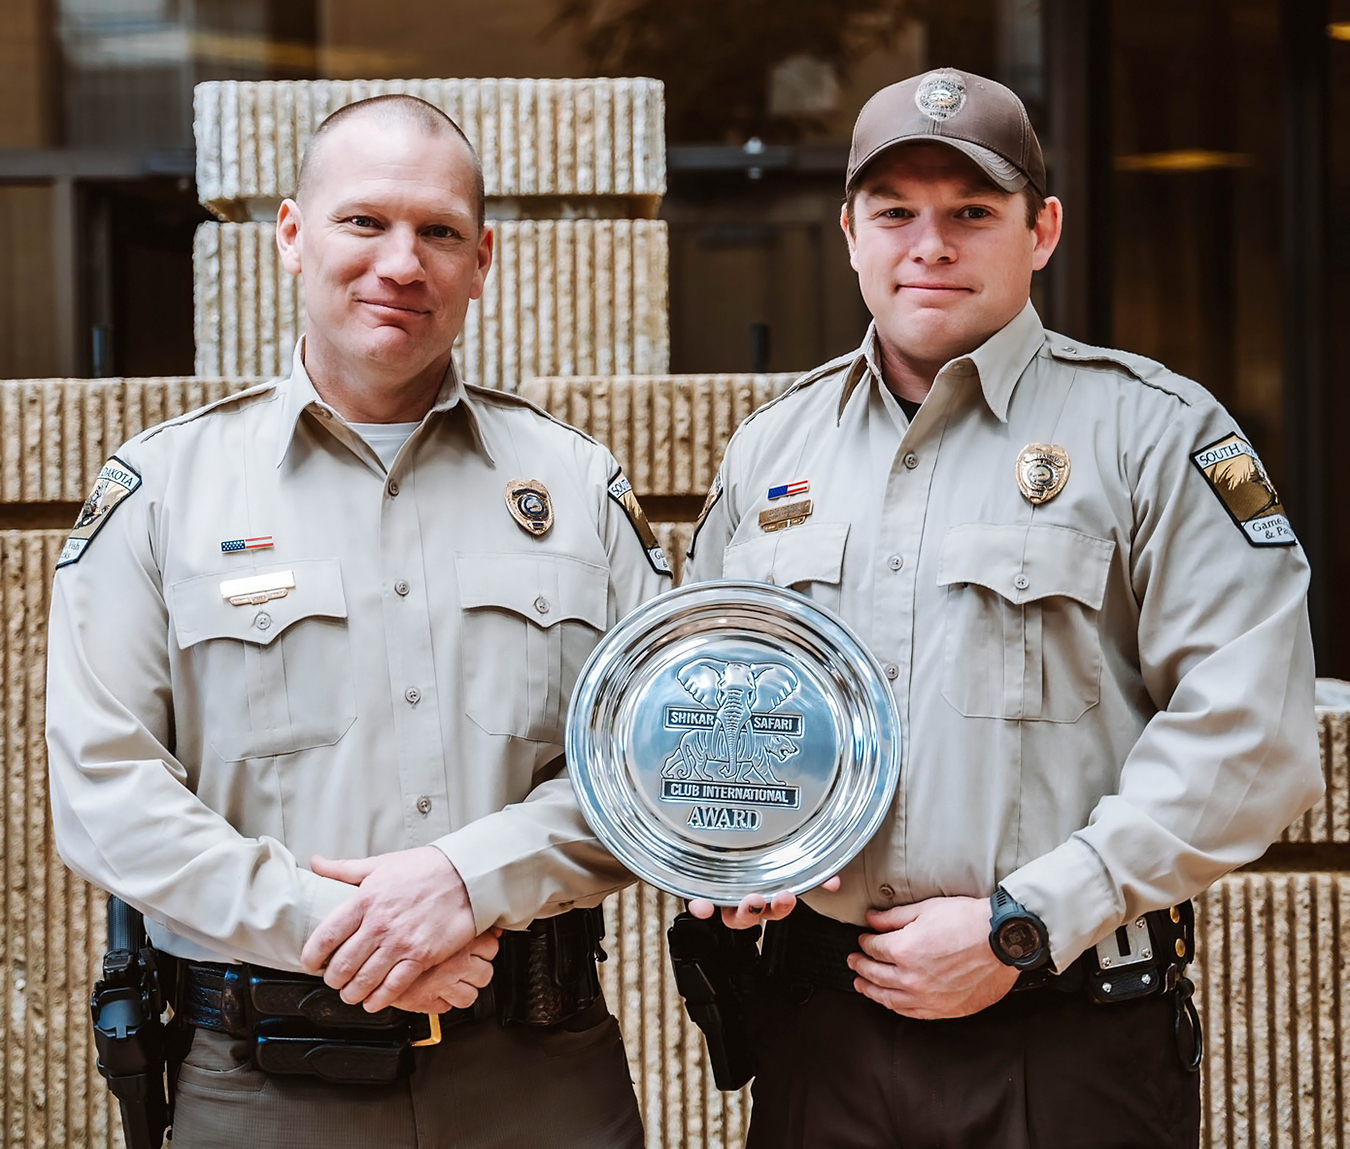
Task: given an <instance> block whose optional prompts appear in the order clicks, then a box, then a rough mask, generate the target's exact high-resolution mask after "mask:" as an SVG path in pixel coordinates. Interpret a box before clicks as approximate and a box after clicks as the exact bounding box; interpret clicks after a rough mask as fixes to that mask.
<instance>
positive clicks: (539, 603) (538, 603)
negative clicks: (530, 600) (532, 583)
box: [534, 594, 548, 614]
mask: <svg viewBox="0 0 1350 1149" xmlns="http://www.w3.org/2000/svg"><path fill="white" fill-rule="evenodd" d="M534 609H535V610H537V611H538V612H539V613H540V614H548V599H546V598H545V597H544V596H543V595H542V594H541V595H540V596H539V597H538V598H537V599H535V600H534Z"/></svg>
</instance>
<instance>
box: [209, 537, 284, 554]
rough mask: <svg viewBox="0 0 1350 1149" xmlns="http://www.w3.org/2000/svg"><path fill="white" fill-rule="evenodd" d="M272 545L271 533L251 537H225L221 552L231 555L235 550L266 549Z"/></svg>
mask: <svg viewBox="0 0 1350 1149" xmlns="http://www.w3.org/2000/svg"><path fill="white" fill-rule="evenodd" d="M271 545H272V536H271V535H256V536H255V537H253V538H251V539H225V540H224V541H223V542H222V543H221V544H220V552H221V554H226V555H229V554H233V553H234V552H235V551H265V550H267V548H268V547H270V546H271Z"/></svg>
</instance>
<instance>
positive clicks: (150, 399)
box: [0, 376, 255, 504]
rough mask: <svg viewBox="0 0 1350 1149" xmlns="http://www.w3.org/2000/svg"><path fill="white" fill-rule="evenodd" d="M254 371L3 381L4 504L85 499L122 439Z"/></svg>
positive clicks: (0, 482) (245, 382) (0, 490)
mask: <svg viewBox="0 0 1350 1149" xmlns="http://www.w3.org/2000/svg"><path fill="white" fill-rule="evenodd" d="M253 382H255V380H252V379H206V378H200V377H195V376H194V377H188V378H183V377H177V378H162V379H9V380H3V381H0V426H3V427H4V434H3V435H0V504H3V503H62V502H67V503H68V502H82V501H83V500H84V498H85V496H86V495H88V494H89V491H90V488H91V487H92V486H93V484H94V479H95V477H96V476H97V475H98V470H99V468H100V467H101V466H103V464H104V462H106V461H107V458H108V456H109V455H111V454H112V453H113V452H114V451H115V450H117V448H118V446H120V445H121V444H122V443H124V442H125V441H126V440H127V439H129V438H131V436H132V435H135V434H136V433H138V432H139V431H143V430H144V429H145V428H146V427H153V426H154V425H155V424H156V423H162V422H163V421H164V420H165V419H172V418H174V417H175V416H177V415H181V414H183V413H184V412H186V411H191V410H193V409H194V408H197V407H200V406H202V405H203V404H205V403H210V402H212V401H214V400H216V399H219V398H221V397H222V396H224V395H228V394H230V392H232V391H241V390H243V389H244V388H245V387H247V386H249V385H250V384H252V383H253Z"/></svg>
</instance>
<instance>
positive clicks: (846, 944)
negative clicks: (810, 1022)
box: [761, 902, 1193, 1002]
mask: <svg viewBox="0 0 1350 1149" xmlns="http://www.w3.org/2000/svg"><path fill="white" fill-rule="evenodd" d="M1187 910H1189V907H1187ZM1145 916H1146V917H1148V918H1150V919H1153V918H1154V916H1155V915H1153V914H1148V915H1145ZM1157 917H1158V922H1159V924H1156V925H1155V933H1157V934H1159V935H1160V936H1161V935H1162V934H1163V926H1164V925H1166V923H1167V922H1168V921H1176V920H1178V919H1169V918H1168V917H1167V911H1162V910H1160V911H1157ZM1172 928H1179V927H1172ZM867 932H869V931H868V930H867V927H865V926H859V925H855V924H853V923H852V922H840V921H836V920H835V919H834V918H828V917H825V916H824V915H823V914H818V913H816V911H815V910H813V909H811V907H810V906H808V905H806V903H804V902H798V903H797V907H796V909H794V910H793V911H792V913H790V914H789V915H788V916H787V917H786V918H783V919H782V920H780V921H776V922H769V923H768V924H767V925H766V926H765V927H764V945H763V948H762V951H761V952H762V955H763V960H762V965H761V970H762V971H763V973H764V974H765V976H766V979H767V980H768V981H769V982H770V984H772V985H774V986H776V987H777V988H778V989H779V990H780V991H781V992H783V993H785V994H786V995H787V996H788V997H789V998H795V999H797V1000H805V998H806V997H809V996H810V992H811V989H812V988H814V987H816V986H820V987H822V988H825V989H833V990H838V991H840V992H843V993H853V992H854V989H853V980H854V978H855V977H856V976H857V975H856V974H855V973H854V972H853V970H851V969H850V968H849V965H848V958H849V955H850V954H855V953H859V952H861V950H860V947H859V945H858V935H859V934H863V933H867ZM1178 936H1180V935H1178ZM1190 952H1193V951H1188V952H1185V953H1184V954H1183V953H1182V950H1181V949H1178V950H1177V956H1178V957H1179V958H1181V959H1182V960H1181V961H1180V962H1177V961H1176V960H1175V959H1173V960H1172V961H1171V963H1170V964H1171V965H1173V966H1175V968H1176V971H1177V972H1178V973H1179V971H1180V968H1181V966H1183V965H1184V964H1185V961H1187V960H1189V958H1190ZM1094 954H1095V951H1094V950H1088V951H1087V952H1086V953H1084V954H1081V955H1079V957H1078V958H1076V959H1075V960H1074V961H1073V962H1071V963H1070V964H1069V966H1068V967H1067V968H1066V969H1064V970H1063V972H1061V973H1055V972H1053V971H1051V970H1049V969H1039V970H1027V971H1025V972H1023V973H1021V974H1019V975H1018V978H1017V981H1016V983H1015V984H1014V985H1013V991H1014V992H1026V991H1031V990H1053V991H1058V992H1060V993H1080V992H1084V991H1085V990H1087V989H1088V988H1089V981H1090V980H1091V975H1092V974H1093V971H1095V970H1096V968H1097V967H1096V962H1095V959H1094ZM1161 964H1162V966H1163V967H1167V966H1168V965H1169V962H1168V961H1167V960H1164V961H1162V963H1161ZM1096 980H1097V981H1101V975H1100V974H1098V975H1097V977H1096ZM1117 980H1118V981H1120V980H1122V979H1121V978H1120V976H1119V975H1117ZM1176 984H1177V981H1176V978H1175V976H1174V977H1172V978H1170V979H1167V978H1165V977H1164V978H1160V980H1159V982H1158V992H1161V991H1162V990H1164V989H1167V990H1170V989H1172V988H1174V987H1175V986H1176ZM1092 996H1093V1000H1095V1001H1101V1002H1105V1001H1106V1000H1107V999H1106V998H1105V997H1104V996H1102V995H1100V994H1093V995H1092ZM1132 996H1142V995H1141V994H1134V995H1132Z"/></svg>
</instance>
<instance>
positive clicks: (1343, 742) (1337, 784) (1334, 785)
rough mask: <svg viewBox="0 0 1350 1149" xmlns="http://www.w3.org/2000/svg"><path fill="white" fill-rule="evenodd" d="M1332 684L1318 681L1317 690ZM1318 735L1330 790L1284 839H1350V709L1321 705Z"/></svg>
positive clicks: (1316, 840) (1306, 840)
mask: <svg viewBox="0 0 1350 1149" xmlns="http://www.w3.org/2000/svg"><path fill="white" fill-rule="evenodd" d="M1331 685H1341V686H1344V685H1345V684H1344V683H1340V684H1332V683H1330V682H1329V681H1328V680H1325V679H1323V680H1320V681H1319V682H1318V690H1319V691H1321V690H1323V689H1324V688H1326V687H1328V686H1331ZM1317 726H1318V736H1319V737H1320V739H1321V743H1322V772H1323V776H1324V777H1325V779H1326V784H1327V792H1326V794H1324V795H1323V796H1322V798H1321V799H1320V800H1319V801H1318V803H1317V805H1316V806H1314V807H1313V808H1312V809H1311V810H1309V811H1308V812H1307V813H1306V814H1304V815H1303V817H1302V818H1300V819H1299V820H1298V821H1297V822H1295V823H1294V824H1293V825H1292V826H1290V827H1289V829H1288V830H1286V831H1285V832H1284V836H1283V838H1282V839H1281V840H1282V841H1285V842H1338V843H1341V844H1345V843H1350V710H1343V709H1336V708H1331V707H1322V706H1319V707H1318V710H1317Z"/></svg>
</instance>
